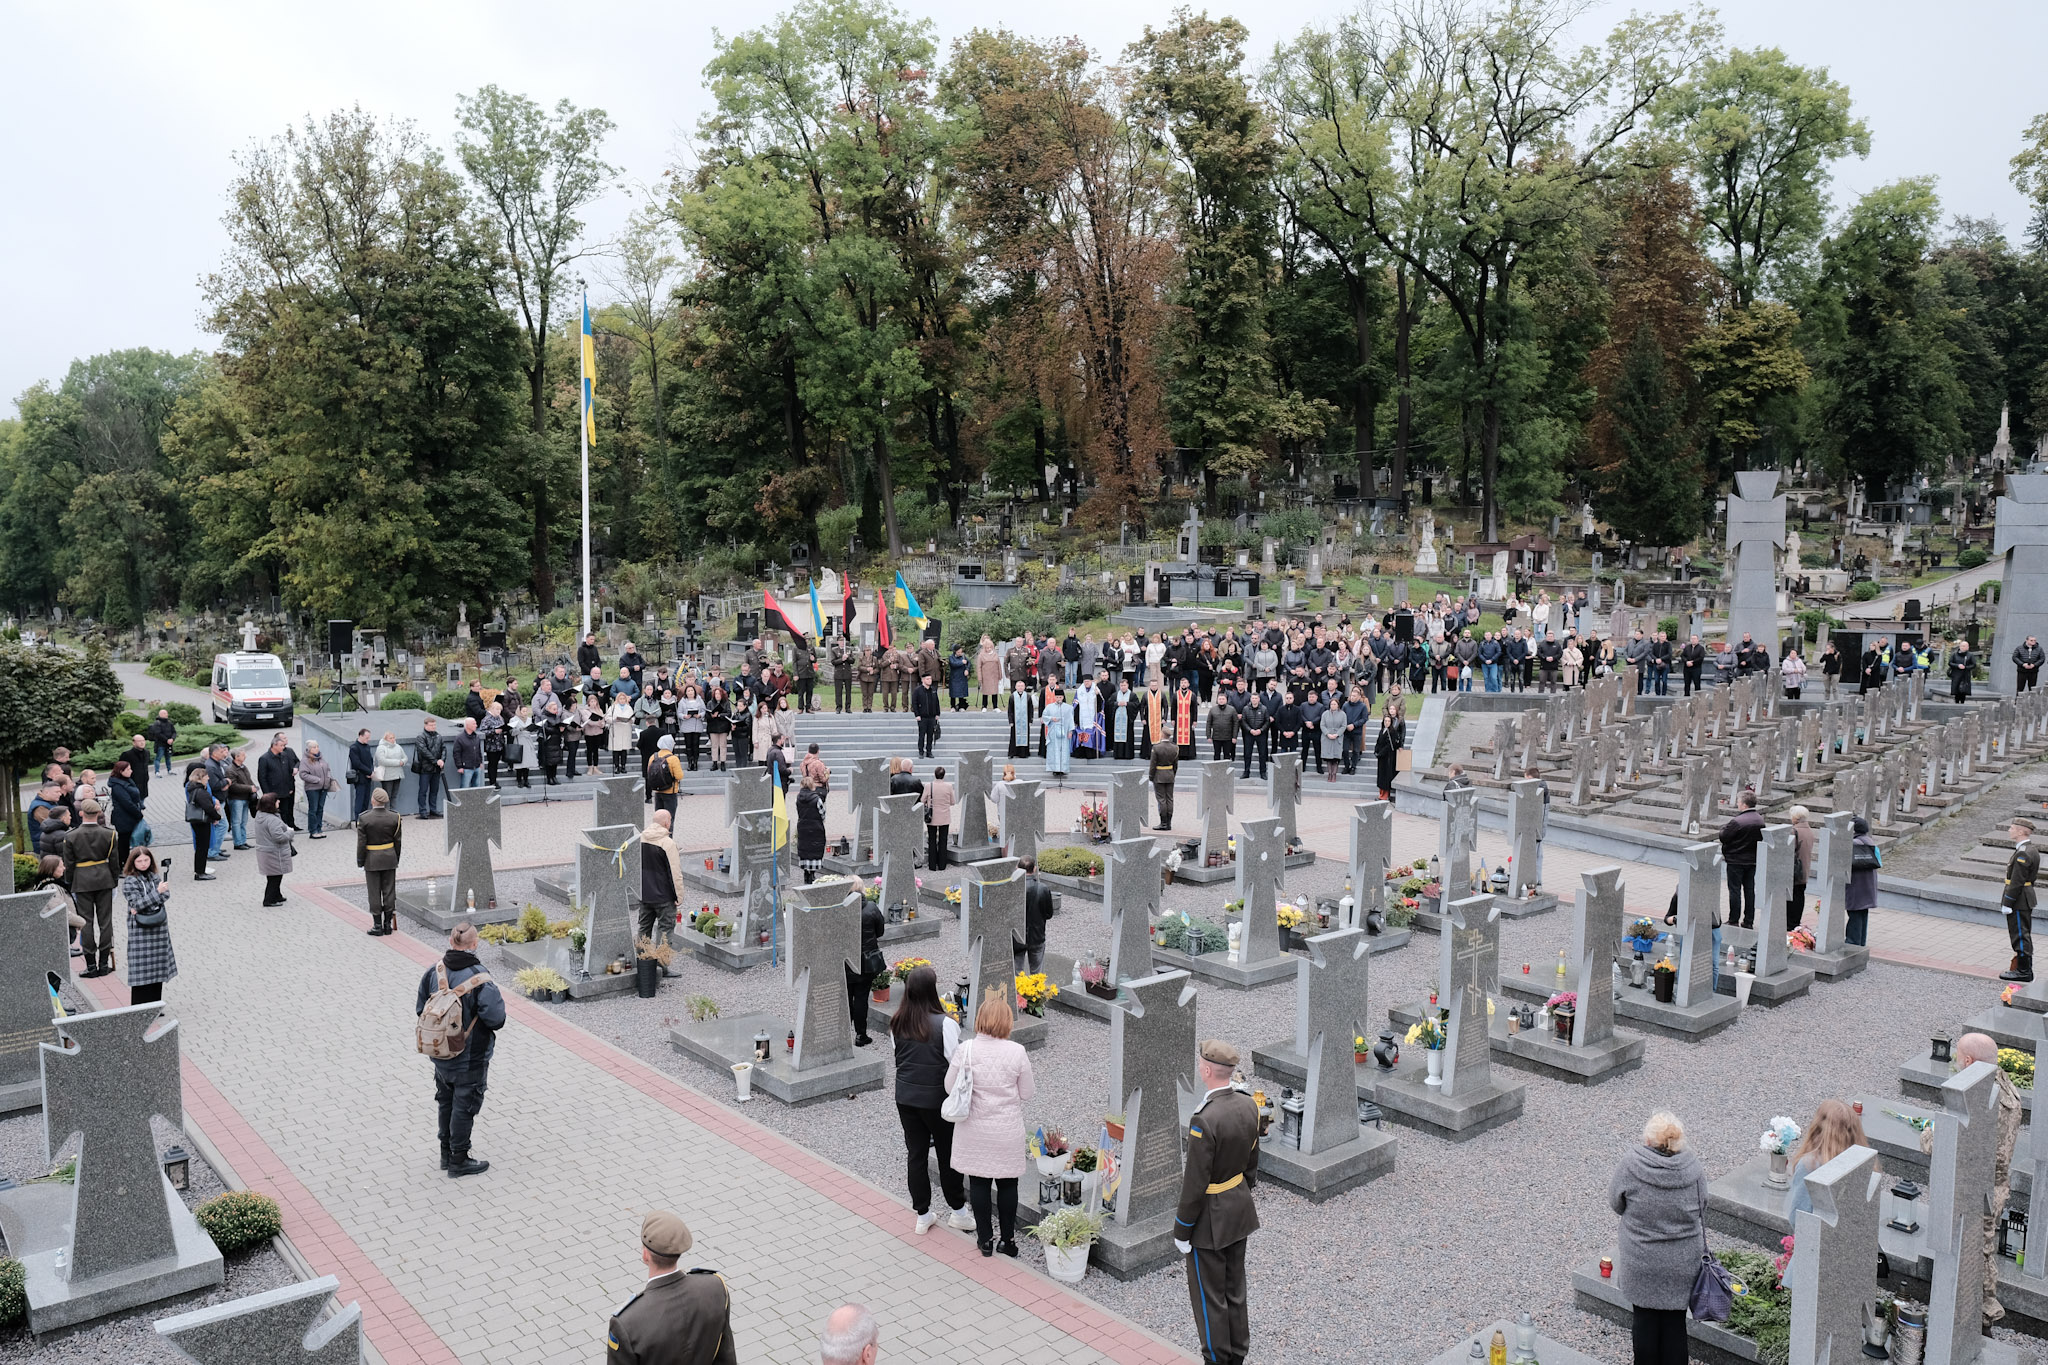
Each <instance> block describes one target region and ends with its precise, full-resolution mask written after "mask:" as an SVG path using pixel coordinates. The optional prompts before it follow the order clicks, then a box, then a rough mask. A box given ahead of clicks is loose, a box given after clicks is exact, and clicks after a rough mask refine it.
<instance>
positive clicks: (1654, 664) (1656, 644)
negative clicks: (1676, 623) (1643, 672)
mask: <svg viewBox="0 0 2048 1365" xmlns="http://www.w3.org/2000/svg"><path fill="white" fill-rule="evenodd" d="M1650 691H1651V693H1652V694H1653V695H1656V696H1659V697H1666V696H1669V695H1671V637H1670V636H1668V635H1666V634H1665V633H1664V632H1663V631H1661V630H1660V631H1658V632H1657V635H1656V638H1655V639H1653V640H1651V641H1650Z"/></svg>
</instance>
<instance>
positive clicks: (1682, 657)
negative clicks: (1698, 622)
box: [1678, 635, 1707, 697]
mask: <svg viewBox="0 0 2048 1365" xmlns="http://www.w3.org/2000/svg"><path fill="white" fill-rule="evenodd" d="M1678 662H1679V663H1680V664H1682V665H1683V666H1684V668H1685V695H1686V696H1688V697H1689V696H1691V695H1692V694H1693V693H1695V692H1697V691H1699V690H1700V670H1701V669H1703V668H1705V667H1706V666H1707V647H1706V646H1705V645H1703V644H1701V643H1700V637H1699V636H1697V635H1695V636H1693V637H1692V638H1691V639H1690V640H1688V641H1686V644H1685V648H1684V649H1681V650H1680V651H1678Z"/></svg>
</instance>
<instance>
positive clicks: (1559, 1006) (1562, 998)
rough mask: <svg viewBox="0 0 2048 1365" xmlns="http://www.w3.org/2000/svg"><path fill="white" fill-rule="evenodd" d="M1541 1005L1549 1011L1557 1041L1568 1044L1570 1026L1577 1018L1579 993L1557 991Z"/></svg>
mask: <svg viewBox="0 0 2048 1365" xmlns="http://www.w3.org/2000/svg"><path fill="white" fill-rule="evenodd" d="M1543 1003H1544V1005H1545V1006H1547V1007H1548V1008H1549V1010H1550V1022H1551V1025H1552V1026H1553V1027H1554V1028H1556V1029H1557V1037H1558V1041H1559V1042H1562V1043H1565V1044H1570V1042H1571V1040H1572V1025H1573V1024H1574V1023H1575V1022H1576V1021H1577V1019H1578V1016H1579V993H1578V992H1577V991H1559V992H1558V993H1557V994H1556V995H1553V996H1551V997H1550V998H1549V999H1548V1000H1546V1001H1544V1002H1543Z"/></svg>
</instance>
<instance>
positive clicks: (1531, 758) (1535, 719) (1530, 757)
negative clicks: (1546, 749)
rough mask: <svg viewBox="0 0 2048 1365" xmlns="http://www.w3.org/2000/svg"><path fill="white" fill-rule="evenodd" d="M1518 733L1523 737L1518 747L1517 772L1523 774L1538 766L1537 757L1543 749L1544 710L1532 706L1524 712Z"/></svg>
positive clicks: (1517, 729)
mask: <svg viewBox="0 0 2048 1365" xmlns="http://www.w3.org/2000/svg"><path fill="white" fill-rule="evenodd" d="M1516 731H1517V733H1518V734H1519V735H1520V737H1521V744H1520V745H1519V746H1517V747H1518V752H1517V754H1516V761H1515V771H1516V772H1518V773H1523V772H1527V771H1528V770H1529V769H1530V768H1533V767H1535V766H1536V755H1537V754H1538V753H1539V752H1540V751H1541V750H1542V747H1543V740H1542V735H1543V709H1542V708H1541V707H1535V706H1532V707H1530V708H1529V709H1528V710H1526V711H1524V712H1522V719H1521V723H1520V725H1518V726H1517V727H1516Z"/></svg>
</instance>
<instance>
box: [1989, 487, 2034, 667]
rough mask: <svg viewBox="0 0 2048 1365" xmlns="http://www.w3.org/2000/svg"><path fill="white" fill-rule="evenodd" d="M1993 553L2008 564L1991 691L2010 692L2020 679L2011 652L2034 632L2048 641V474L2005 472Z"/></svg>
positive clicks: (2000, 602)
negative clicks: (2003, 494) (2003, 492)
mask: <svg viewBox="0 0 2048 1365" xmlns="http://www.w3.org/2000/svg"><path fill="white" fill-rule="evenodd" d="M1991 552H1992V553H1993V554H1994V555H1996V556H1998V557H1999V559H2000V560H2002V561H2003V563H2004V569H2003V571H2002V573H2001V575H2000V578H1999V583H2000V585H2001V586H2000V588H1999V594H1998V626H1997V634H1996V635H1994V636H1993V637H1992V638H1993V639H1994V640H1995V641H1996V642H1997V645H1996V647H1995V648H1993V649H1991V650H1988V651H1987V653H1989V654H1990V656H1991V690H1992V691H1994V692H1999V693H2003V694H2004V695H2006V696H2011V695H2012V694H2013V692H2014V688H2015V684H2016V683H2017V681H2018V677H2019V668H2018V666H2017V665H2016V664H2014V663H2013V661H2012V652H2013V651H2014V650H2015V649H2018V648H2019V647H2020V645H2021V644H2022V643H2023V642H2024V641H2025V640H2026V638H2027V637H2028V636H2029V635H2031V636H2033V637H2034V638H2036V639H2038V640H2042V641H2044V642H2048V474H2007V475H2006V476H2005V496H2004V497H2002V498H2000V499H1999V500H1998V538H1997V539H1996V540H1995V541H1994V542H1993V543H1992V547H1991Z"/></svg>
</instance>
